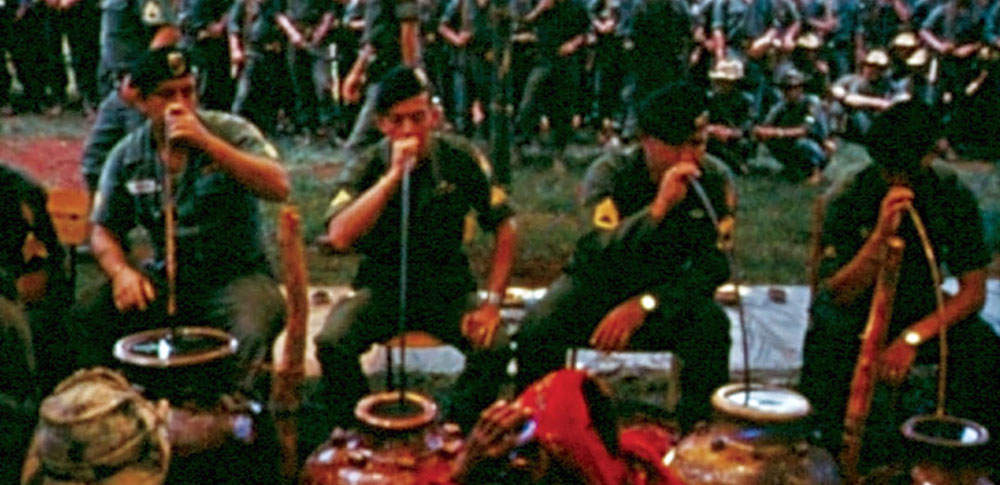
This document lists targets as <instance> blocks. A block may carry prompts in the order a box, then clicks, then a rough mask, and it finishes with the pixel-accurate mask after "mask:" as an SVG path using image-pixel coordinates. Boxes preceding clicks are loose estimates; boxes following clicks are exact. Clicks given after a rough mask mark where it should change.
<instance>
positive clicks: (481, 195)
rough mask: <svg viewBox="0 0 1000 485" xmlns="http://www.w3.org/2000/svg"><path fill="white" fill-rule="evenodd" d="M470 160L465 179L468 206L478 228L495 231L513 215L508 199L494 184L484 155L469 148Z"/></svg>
mask: <svg viewBox="0 0 1000 485" xmlns="http://www.w3.org/2000/svg"><path fill="white" fill-rule="evenodd" d="M470 155H471V160H470V162H471V163H469V164H468V165H467V174H468V175H467V176H465V177H463V178H465V182H466V183H465V184H463V185H464V186H465V187H466V194H467V197H468V200H469V203H470V205H471V206H472V208H473V209H474V210H475V211H476V220H477V221H479V227H482V228H483V229H485V230H487V231H491V232H492V231H495V230H496V228H497V227H498V226H500V224H501V223H502V222H503V221H505V220H506V219H507V218H509V217H512V216H513V215H514V208H513V207H512V206H511V203H510V198H509V197H508V195H507V192H506V190H505V189H504V188H503V186H501V185H499V184H496V183H494V181H493V180H492V179H493V169H492V167H491V165H490V163H489V160H487V159H486V155H485V154H483V152H482V151H481V150H479V149H478V148H476V147H471V153H470Z"/></svg>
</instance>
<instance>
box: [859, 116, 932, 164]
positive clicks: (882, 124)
mask: <svg viewBox="0 0 1000 485" xmlns="http://www.w3.org/2000/svg"><path fill="white" fill-rule="evenodd" d="M940 137H941V122H940V120H939V119H938V117H937V116H934V112H933V110H931V108H930V107H929V106H928V105H927V104H925V103H923V102H920V101H907V102H904V103H899V104H896V105H895V106H893V107H891V108H889V109H888V110H886V111H884V112H883V113H882V114H881V115H879V116H878V117H877V118H875V121H874V122H873V123H872V127H871V129H870V130H869V131H868V134H867V135H866V141H867V145H868V154H869V155H870V156H871V157H872V160H874V161H875V163H877V164H878V165H880V166H882V167H883V168H885V169H886V170H888V171H890V172H896V173H913V172H915V171H916V170H917V169H918V168H919V166H920V162H921V160H923V158H924V155H926V154H927V152H928V151H930V150H931V148H933V146H934V144H935V143H936V142H937V140H938V138H940Z"/></svg>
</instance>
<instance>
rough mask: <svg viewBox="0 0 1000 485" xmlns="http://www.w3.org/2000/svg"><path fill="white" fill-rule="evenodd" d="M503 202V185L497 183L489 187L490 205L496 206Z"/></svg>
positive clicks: (505, 200) (505, 193) (504, 200)
mask: <svg viewBox="0 0 1000 485" xmlns="http://www.w3.org/2000/svg"><path fill="white" fill-rule="evenodd" d="M504 202H507V192H505V191H504V190H503V187H500V186H499V185H494V186H492V187H490V207H496V206H498V205H500V204H503V203H504Z"/></svg>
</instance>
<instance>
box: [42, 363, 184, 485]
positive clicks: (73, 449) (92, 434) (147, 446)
mask: <svg viewBox="0 0 1000 485" xmlns="http://www.w3.org/2000/svg"><path fill="white" fill-rule="evenodd" d="M165 416H166V404H165V402H164V403H161V405H160V406H159V407H157V406H154V405H153V403H151V402H149V401H147V400H146V399H144V398H143V397H142V396H141V395H139V393H138V392H136V391H135V390H134V389H133V388H132V387H131V386H130V385H129V383H128V381H126V380H125V378H124V377H122V376H121V375H120V374H118V373H116V372H114V371H111V370H108V369H105V368H94V369H86V370H81V371H78V372H77V373H75V374H73V375H72V376H70V377H69V378H67V379H66V380H64V381H62V382H61V383H59V385H58V386H56V388H55V390H53V392H52V394H51V395H49V397H47V398H45V400H43V401H42V405H41V407H40V408H39V421H38V427H37V428H36V430H35V436H34V438H33V439H32V443H31V447H30V449H29V451H28V457H27V460H26V461H25V466H24V472H23V480H22V482H23V483H25V484H32V485H34V484H39V485H76V484H84V483H87V484H94V483H96V484H100V485H118V484H126V483H128V484H137V485H159V484H161V483H163V480H164V478H165V477H166V472H167V465H168V463H169V461H170V443H169V440H168V437H167V429H166V421H165V419H164V417H165Z"/></svg>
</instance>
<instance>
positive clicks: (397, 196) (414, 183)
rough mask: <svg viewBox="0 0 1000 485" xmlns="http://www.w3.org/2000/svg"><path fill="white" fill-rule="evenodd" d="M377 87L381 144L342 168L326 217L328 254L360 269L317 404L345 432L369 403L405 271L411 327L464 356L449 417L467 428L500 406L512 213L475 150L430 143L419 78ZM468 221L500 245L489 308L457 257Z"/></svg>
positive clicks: (396, 78)
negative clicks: (371, 368)
mask: <svg viewBox="0 0 1000 485" xmlns="http://www.w3.org/2000/svg"><path fill="white" fill-rule="evenodd" d="M381 86H382V89H380V90H379V92H378V95H377V97H376V98H375V100H374V109H375V112H376V113H377V118H376V124H377V125H378V127H379V130H380V131H381V132H382V133H383V134H384V135H385V137H384V138H383V139H382V140H381V141H380V142H378V143H377V144H375V145H374V146H372V147H370V148H369V149H368V150H366V151H364V152H362V153H361V154H360V155H358V156H357V157H356V158H354V159H353V160H351V161H350V162H349V164H348V165H347V167H345V168H344V171H343V172H342V173H341V175H340V177H339V179H338V181H337V183H336V184H335V185H334V187H333V191H332V198H331V201H330V206H329V209H328V211H327V220H328V225H327V229H328V230H327V235H328V236H329V240H330V243H331V245H332V246H333V247H334V248H335V249H337V250H339V251H346V250H348V249H354V250H356V251H358V252H359V253H361V254H362V255H363V256H364V257H363V258H362V260H361V263H360V265H359V266H358V272H357V276H356V277H355V278H354V282H353V284H352V286H353V287H354V293H353V295H351V297H350V298H349V299H348V300H346V301H345V302H343V303H341V304H340V305H339V306H337V307H336V308H334V309H333V311H331V313H330V316H329V317H328V318H327V321H326V323H325V325H324V327H323V330H322V331H321V332H320V334H319V335H318V336H317V337H316V347H317V351H316V355H317V357H318V359H319V361H320V363H321V364H322V365H323V381H322V387H323V390H322V392H321V397H322V401H323V402H324V403H325V404H326V405H328V406H329V410H328V412H327V413H326V416H327V417H329V418H331V419H332V420H333V421H336V424H340V425H349V424H350V423H351V420H352V416H353V410H354V406H355V404H356V402H357V400H358V399H359V398H361V397H362V396H363V395H364V394H365V392H367V382H366V381H365V379H364V377H363V376H362V374H361V366H360V363H359V360H358V357H359V356H360V355H361V354H362V353H363V352H365V351H366V350H367V349H368V348H369V347H370V346H371V345H372V344H373V343H378V342H382V341H385V340H388V339H389V338H391V337H392V336H394V335H395V334H396V332H397V328H398V322H399V313H400V271H401V267H402V264H404V261H405V265H406V277H407V278H406V285H407V286H406V295H407V299H406V314H405V320H406V324H407V327H408V328H410V329H413V330H423V331H426V332H428V333H431V334H433V335H435V336H436V337H438V338H440V339H441V340H443V341H445V342H447V343H449V344H451V345H454V346H456V347H457V348H458V349H459V350H461V351H463V352H464V353H465V354H466V358H467V360H466V364H465V371H464V372H463V374H462V376H461V377H460V378H459V380H458V382H457V383H456V384H455V389H454V391H453V392H452V394H451V397H450V403H449V405H448V406H446V409H445V413H446V414H447V415H448V417H449V418H450V419H453V420H455V421H457V422H458V423H459V424H461V425H463V426H465V427H471V426H472V424H474V423H475V420H476V418H477V417H478V415H479V411H481V410H482V409H484V408H485V407H486V406H488V405H489V404H490V403H491V402H492V401H493V400H494V398H495V397H496V392H497V390H498V386H499V384H500V382H502V380H503V378H504V376H505V367H506V364H507V361H508V360H509V356H507V355H506V354H507V352H506V345H505V342H504V340H505V339H504V332H503V331H502V329H500V313H499V311H500V302H501V299H502V296H503V294H504V290H505V288H506V285H507V278H508V275H509V273H510V269H511V266H512V265H513V261H514V252H515V246H516V237H517V236H516V228H515V225H514V218H513V209H512V208H511V206H510V204H509V201H508V200H507V195H506V194H505V193H504V191H503V189H502V188H501V187H500V186H497V185H494V184H493V181H492V180H491V178H492V170H491V167H490V164H489V162H488V161H487V160H486V158H485V156H484V155H483V154H482V153H481V152H480V151H479V149H477V148H476V147H475V146H474V145H473V144H472V143H470V142H469V141H468V140H466V139H464V138H461V137H458V136H454V135H448V134H442V133H438V132H437V131H436V129H437V126H438V116H439V115H438V111H437V110H436V109H435V108H434V107H433V106H432V104H431V101H430V94H429V92H428V90H429V89H430V87H429V85H428V83H427V80H426V78H425V77H424V75H423V73H422V72H421V71H419V70H415V69H412V68H408V67H403V66H399V67H397V68H394V69H393V70H391V71H389V72H388V73H387V74H386V75H385V76H384V77H383V78H382V81H381ZM407 172H409V177H410V180H411V185H410V193H409V197H410V207H411V211H410V214H409V218H408V220H407V227H408V230H407V239H406V246H405V247H406V248H407V251H406V259H405V260H404V259H402V256H401V247H402V241H403V239H402V236H401V222H402V221H401V219H402V217H403V215H402V194H403V191H402V183H403V178H404V174H405V173H407ZM470 211H475V214H476V220H477V221H478V223H479V226H480V227H482V228H484V229H486V230H489V231H491V232H493V233H494V235H495V236H494V237H495V245H494V251H493V260H492V261H493V264H492V267H491V271H490V275H489V277H488V278H487V280H486V289H487V296H486V298H485V300H484V301H481V302H477V299H476V292H475V291H476V281H475V279H474V278H473V276H472V273H471V272H470V271H469V262H468V257H467V256H466V255H465V253H464V252H463V251H462V241H463V235H464V234H465V228H466V227H469V223H471V222H472V221H469V220H467V216H468V214H469V213H470ZM472 227H474V226H472ZM322 431H323V432H326V431H329V429H325V430H322Z"/></svg>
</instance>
